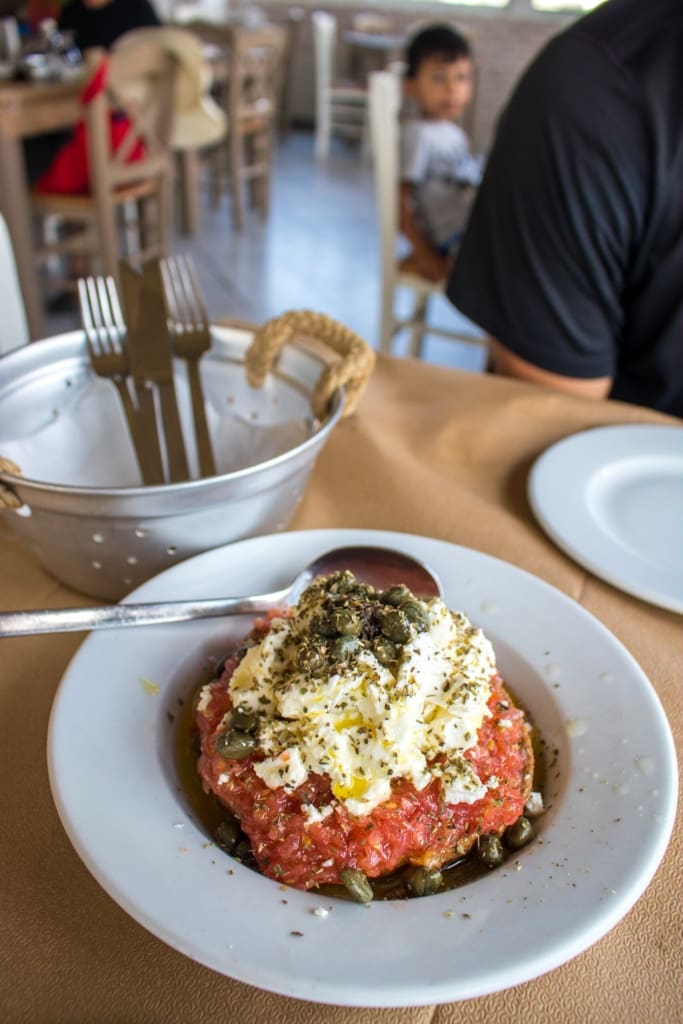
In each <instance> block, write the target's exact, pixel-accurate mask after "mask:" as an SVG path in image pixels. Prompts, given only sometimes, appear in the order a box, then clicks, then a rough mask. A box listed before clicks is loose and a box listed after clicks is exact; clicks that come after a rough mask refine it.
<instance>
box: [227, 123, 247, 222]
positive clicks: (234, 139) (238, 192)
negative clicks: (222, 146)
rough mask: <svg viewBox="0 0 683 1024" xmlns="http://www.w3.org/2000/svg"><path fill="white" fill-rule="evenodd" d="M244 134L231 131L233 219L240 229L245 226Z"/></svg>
mask: <svg viewBox="0 0 683 1024" xmlns="http://www.w3.org/2000/svg"><path fill="white" fill-rule="evenodd" d="M243 145H244V140H243V136H241V135H240V134H239V132H238V131H237V130H234V131H232V132H231V133H230V187H231V190H232V220H233V224H234V225H235V227H236V228H237V230H238V231H241V230H242V228H243V227H244V207H243V205H242V147H243Z"/></svg>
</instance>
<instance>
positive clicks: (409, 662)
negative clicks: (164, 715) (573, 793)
mask: <svg viewBox="0 0 683 1024" xmlns="http://www.w3.org/2000/svg"><path fill="white" fill-rule="evenodd" d="M193 722H194V726H195V727H196V730H197V736H196V746H195V750H196V751H197V752H198V758H197V764H196V770H197V772H198V774H199V776H200V777H201V780H202V783H203V788H204V791H205V792H206V793H207V794H210V795H212V796H213V797H215V798H216V799H217V801H218V803H219V805H220V808H222V810H223V813H222V814H220V813H219V815H218V817H219V819H220V820H219V821H218V823H217V824H215V825H214V828H213V835H214V838H215V841H216V842H217V844H218V845H219V846H221V847H222V848H223V849H224V850H226V851H227V852H229V853H231V854H234V855H236V856H237V857H238V859H240V860H242V861H243V862H245V863H247V864H252V865H254V866H256V867H257V869H258V870H259V871H260V872H261V873H262V874H264V875H266V876H267V877H268V878H271V879H272V880H274V881H277V882H279V883H281V884H285V885H290V886H293V887H295V888H297V889H303V890H308V889H320V888H321V887H323V891H325V892H330V893H332V894H336V895H350V896H351V897H352V898H353V899H356V900H358V901H359V902H369V901H370V900H372V899H373V897H380V898H397V897H403V896H408V897H409V896H424V895H430V894H432V893H435V892H438V891H440V890H442V889H443V888H444V886H448V885H453V884H455V883H456V881H457V880H458V879H462V878H463V877H464V875H463V872H464V871H465V869H466V873H467V877H470V876H471V873H472V870H473V869H474V866H475V865H480V866H482V865H483V867H484V868H492V867H496V866H498V865H499V864H500V863H502V862H503V860H504V859H505V853H506V850H508V851H509V850H518V849H519V848H520V847H522V846H523V845H526V843H528V842H529V841H530V840H531V839H532V837H533V827H532V825H531V822H530V820H529V819H530V817H531V816H535V815H537V814H538V813H540V811H541V810H542V798H541V795H540V793H539V792H538V791H537V790H535V789H534V788H533V783H534V761H535V757H534V750H533V744H532V738H531V726H530V724H529V721H528V719H527V717H526V715H525V713H524V712H523V711H522V710H521V709H520V708H519V707H517V706H516V705H515V703H514V701H513V699H512V697H511V696H510V694H509V692H508V691H507V689H506V687H505V685H504V682H503V680H502V679H501V677H500V675H499V674H498V671H497V668H496V660H495V654H494V651H493V648H492V646H491V644H490V642H489V641H488V639H487V638H486V637H485V635H484V633H483V632H482V630H480V629H477V628H475V627H474V626H472V625H471V623H470V622H469V620H468V619H467V617H466V616H465V615H464V614H463V613H461V612H452V611H450V610H449V609H448V608H447V606H446V605H445V604H444V603H443V602H442V601H440V600H438V599H432V600H430V601H421V600H419V599H418V598H417V597H416V596H415V595H414V594H412V593H411V592H410V590H409V589H408V588H407V587H406V586H392V587H391V588H389V589H388V590H384V591H379V590H376V589H375V588H374V587H372V586H370V585H367V584H365V583H362V582H361V581H359V580H357V579H356V578H355V577H354V576H353V575H352V573H350V572H338V573H335V574H333V575H330V576H326V577H319V578H318V579H316V580H314V582H313V583H312V584H311V585H310V586H309V587H308V588H307V589H306V590H305V591H304V593H303V595H302V597H301V599H300V601H299V602H298V604H297V606H296V607H294V608H291V609H288V610H286V611H285V612H284V613H283V614H279V615H275V616H273V617H271V618H269V619H267V620H260V621H257V622H256V623H255V625H254V628H253V630H252V631H251V633H250V634H249V636H248V637H247V638H245V641H244V643H242V644H241V645H239V647H238V648H237V650H236V651H235V652H234V653H233V654H232V655H231V656H229V657H228V658H227V659H226V660H225V661H224V662H223V663H222V664H221V665H220V667H219V671H218V673H217V675H216V678H214V679H212V680H211V681H209V682H207V683H205V684H204V685H203V686H201V688H200V689H199V691H198V693H197V695H196V698H195V701H194V713H193ZM185 742H187V743H189V742H190V741H189V737H188V736H187V735H186V736H185ZM470 855H471V857H472V859H473V861H474V864H472V863H468V858H469V857H470Z"/></svg>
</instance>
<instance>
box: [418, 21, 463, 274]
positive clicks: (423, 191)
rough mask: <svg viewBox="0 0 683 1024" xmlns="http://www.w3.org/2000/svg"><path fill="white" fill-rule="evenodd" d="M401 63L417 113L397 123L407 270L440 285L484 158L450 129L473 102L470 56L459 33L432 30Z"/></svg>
mask: <svg viewBox="0 0 683 1024" xmlns="http://www.w3.org/2000/svg"><path fill="white" fill-rule="evenodd" d="M406 63H407V69H406V75H405V77H406V83H405V93H406V98H407V99H408V100H409V101H412V104H413V105H414V108H415V113H413V114H411V115H410V116H408V117H406V118H405V120H404V121H403V122H402V125H401V185H400V228H401V232H402V233H403V234H404V235H405V237H406V238H407V239H408V241H409V242H410V244H411V246H412V248H413V254H412V257H411V259H410V262H411V264H412V266H413V267H414V268H415V269H416V270H417V272H418V273H419V274H421V275H422V276H423V277H426V278H427V279H428V280H430V281H441V280H444V279H445V278H446V277H447V275H448V273H449V270H450V267H451V263H452V251H453V249H454V248H455V247H456V245H457V243H458V241H459V239H460V236H461V234H462V228H463V213H462V206H463V203H462V199H463V193H462V190H463V188H465V187H466V186H468V185H479V183H480V181H481V175H482V163H483V161H482V158H481V157H474V156H473V155H472V153H471V151H470V144H469V139H468V138H467V135H466V134H465V132H464V131H463V130H462V128H460V127H459V126H458V125H457V124H455V123H454V122H455V120H456V119H458V118H460V117H461V116H462V115H463V113H464V111H465V110H466V108H467V106H468V105H469V103H470V101H471V99H472V89H473V67H472V55H471V51H470V47H469V44H468V42H467V40H466V39H465V38H464V37H463V36H461V35H460V33H459V32H456V31H455V30H454V29H452V28H451V27H450V26H448V25H430V26H429V27H428V28H425V29H423V30H422V31H421V32H419V33H418V34H417V35H416V36H414V38H413V39H412V40H411V42H410V43H409V45H408V49H407V52H406Z"/></svg>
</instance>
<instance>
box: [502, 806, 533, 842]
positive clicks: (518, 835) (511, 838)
mask: <svg viewBox="0 0 683 1024" xmlns="http://www.w3.org/2000/svg"><path fill="white" fill-rule="evenodd" d="M533 838H534V827H533V825H532V824H531V822H530V821H529V819H528V818H525V817H524V815H522V817H521V818H517V821H516V822H515V823H514V825H508V827H507V828H506V829H505V832H504V834H503V840H504V842H505V845H506V846H507V848H508V849H509V850H521V849H522V847H523V846H526V844H527V843H530V842H531V840H532V839H533Z"/></svg>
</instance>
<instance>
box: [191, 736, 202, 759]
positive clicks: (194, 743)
mask: <svg viewBox="0 0 683 1024" xmlns="http://www.w3.org/2000/svg"><path fill="white" fill-rule="evenodd" d="M190 751H191V753H192V756H193V757H199V755H200V754H201V752H202V738H201V736H200V735H199V730H198V729H195V730H194V731H193V733H192V739H191V740H190Z"/></svg>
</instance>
